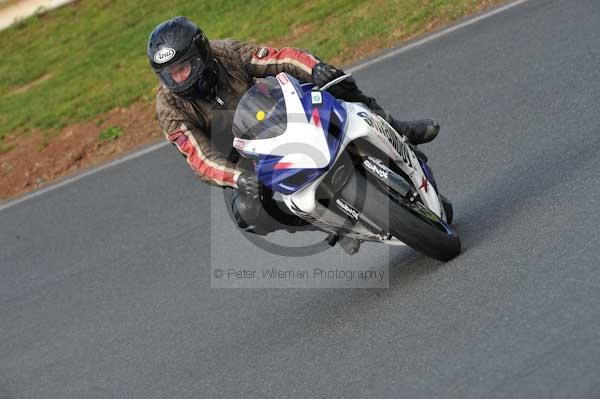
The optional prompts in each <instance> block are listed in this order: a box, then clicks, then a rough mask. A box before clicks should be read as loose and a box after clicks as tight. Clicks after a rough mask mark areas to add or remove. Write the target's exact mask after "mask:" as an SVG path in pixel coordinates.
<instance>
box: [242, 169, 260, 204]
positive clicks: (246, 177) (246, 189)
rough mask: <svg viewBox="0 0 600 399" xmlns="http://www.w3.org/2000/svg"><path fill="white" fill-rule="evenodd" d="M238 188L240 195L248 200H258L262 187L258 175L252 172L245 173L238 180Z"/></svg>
mask: <svg viewBox="0 0 600 399" xmlns="http://www.w3.org/2000/svg"><path fill="white" fill-rule="evenodd" d="M237 187H238V190H239V191H240V193H242V194H243V195H245V196H246V197H248V198H251V199H255V198H258V196H259V192H260V185H259V183H258V179H257V178H256V175H255V174H254V173H252V172H248V171H243V172H242V173H240V175H239V176H238V178H237Z"/></svg>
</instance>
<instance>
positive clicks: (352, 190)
mask: <svg viewBox="0 0 600 399" xmlns="http://www.w3.org/2000/svg"><path fill="white" fill-rule="evenodd" d="M340 194H341V197H342V198H344V200H346V201H347V202H348V203H350V204H353V206H354V207H355V208H357V209H358V210H359V211H360V212H361V214H362V215H364V216H366V218H367V219H369V220H370V221H372V222H374V223H375V224H376V225H378V226H379V227H381V228H382V229H383V230H384V231H385V232H389V233H390V234H392V235H393V236H394V237H396V238H397V239H399V240H400V241H402V242H404V243H405V244H407V245H408V246H410V247H411V248H413V249H415V250H417V251H419V252H421V253H422V254H424V255H427V256H429V257H431V258H434V259H438V260H441V261H449V260H450V259H452V258H454V257H456V256H457V255H459V254H460V250H461V245H460V239H459V237H458V235H457V233H456V231H454V229H453V228H452V227H450V225H449V224H447V223H445V222H443V221H442V220H441V219H440V218H439V217H438V216H437V215H435V214H434V213H433V212H432V211H430V210H429V209H427V208H426V207H425V206H424V205H422V204H421V203H414V204H411V203H408V202H404V201H402V200H399V201H396V200H395V199H394V198H391V197H390V196H389V195H388V194H386V193H384V192H383V191H382V190H381V189H380V188H379V187H377V185H376V184H374V183H373V182H371V181H370V180H369V179H367V178H365V176H363V175H362V174H360V173H358V171H357V173H354V174H353V176H352V177H351V178H350V179H349V180H348V182H347V184H346V185H345V187H344V188H343V189H342V190H341V193H340ZM361 202H362V206H361ZM386 209H387V210H388V212H387V213H386V212H385V210H386Z"/></svg>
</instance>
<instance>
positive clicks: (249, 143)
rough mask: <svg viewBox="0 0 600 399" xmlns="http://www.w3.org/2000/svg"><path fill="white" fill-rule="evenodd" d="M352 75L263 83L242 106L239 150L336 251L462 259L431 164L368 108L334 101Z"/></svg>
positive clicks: (237, 121)
mask: <svg viewBox="0 0 600 399" xmlns="http://www.w3.org/2000/svg"><path fill="white" fill-rule="evenodd" d="M348 76H350V75H344V76H341V77H339V78H337V79H335V80H333V81H331V82H329V83H328V84H326V85H324V86H323V87H317V86H315V85H313V84H311V83H304V84H301V83H300V82H299V81H298V80H296V79H295V78H293V77H292V76H290V75H288V74H286V73H280V74H278V75H277V76H276V77H267V78H265V79H262V80H261V81H258V82H257V83H256V84H255V85H254V86H252V87H251V88H250V89H249V90H248V91H247V92H246V93H245V94H244V96H243V97H242V98H241V100H240V102H239V104H238V106H237V109H236V112H235V115H234V119H233V134H234V140H233V146H234V148H235V149H236V150H237V151H238V152H239V153H240V154H241V155H242V156H243V157H245V158H248V159H250V160H253V161H254V168H255V172H256V175H257V177H258V180H259V182H260V183H261V184H262V185H264V186H266V187H268V188H269V189H271V190H272V192H275V193H279V195H280V197H281V201H282V202H283V204H285V207H286V208H287V210H289V212H291V213H293V214H295V215H297V216H299V217H300V218H302V219H304V220H306V221H308V222H309V223H311V224H313V225H315V226H316V227H318V228H319V229H321V230H323V231H326V232H329V233H330V236H331V237H333V239H332V242H333V243H335V240H336V239H337V237H339V235H345V236H350V237H352V238H356V239H360V240H363V241H376V242H382V243H386V244H390V245H408V246H410V247H411V248H413V249H415V250H417V251H419V252H421V253H423V254H425V255H427V256H429V257H432V258H435V259H438V260H442V261H448V260H450V259H452V258H454V257H456V256H457V255H458V254H459V253H460V250H461V244H460V239H459V237H458V234H457V232H456V231H455V230H454V229H453V228H452V226H451V225H450V223H451V222H452V215H453V211H452V206H451V204H450V203H449V202H448V201H447V200H446V199H445V198H444V197H443V196H442V195H440V194H439V191H438V186H437V184H436V182H435V179H434V176H433V173H432V171H431V169H430V168H429V166H428V165H427V160H426V158H425V157H424V156H423V155H422V154H420V153H419V152H415V151H413V148H412V147H411V145H410V144H409V143H408V142H407V139H406V137H404V136H402V135H401V134H399V133H398V132H396V131H395V130H394V129H393V128H392V126H390V125H389V124H388V123H387V122H386V121H385V120H384V119H383V118H381V117H380V116H378V115H376V114H374V113H373V112H371V111H370V110H369V109H368V108H366V107H365V106H364V105H363V104H360V103H350V102H344V101H341V100H338V99H336V98H335V97H333V96H332V95H331V94H330V93H329V92H327V89H328V88H329V87H331V86H333V85H335V84H338V83H339V82H341V81H342V80H344V79H345V78H347V77H348ZM333 243H332V245H333Z"/></svg>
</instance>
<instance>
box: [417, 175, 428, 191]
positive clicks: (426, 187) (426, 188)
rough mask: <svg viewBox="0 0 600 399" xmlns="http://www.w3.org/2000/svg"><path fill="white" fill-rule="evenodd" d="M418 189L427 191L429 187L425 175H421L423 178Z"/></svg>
mask: <svg viewBox="0 0 600 399" xmlns="http://www.w3.org/2000/svg"><path fill="white" fill-rule="evenodd" d="M420 189H423V190H425V192H427V190H428V189H429V183H428V182H427V179H426V178H425V177H423V180H421V185H420V186H419V190H420Z"/></svg>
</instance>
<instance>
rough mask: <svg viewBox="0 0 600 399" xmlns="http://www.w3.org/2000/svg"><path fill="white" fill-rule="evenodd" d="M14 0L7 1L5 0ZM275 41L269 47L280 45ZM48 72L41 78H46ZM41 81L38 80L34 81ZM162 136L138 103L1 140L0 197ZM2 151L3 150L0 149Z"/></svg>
mask: <svg viewBox="0 0 600 399" xmlns="http://www.w3.org/2000/svg"><path fill="white" fill-rule="evenodd" d="M13 1H15V0H9V4H10V3H12V2H13ZM503 1H504V0H480V1H479V2H478V3H477V4H476V5H475V6H474V8H473V10H472V13H476V12H480V11H482V10H484V9H486V8H489V7H491V6H493V5H495V4H498V3H501V2H503ZM444 24H445V21H436V22H435V23H432V24H430V25H429V26H427V27H426V28H425V29H424V30H423V31H420V32H416V33H415V34H411V35H408V34H406V33H405V32H403V31H402V30H399V31H397V32H394V33H393V34H392V35H390V36H389V37H388V39H387V40H385V41H369V42H366V43H363V44H362V45H361V46H358V47H357V48H356V49H354V50H355V51H353V52H352V53H349V54H344V55H343V58H342V57H335V58H334V59H332V60H329V62H331V63H333V64H342V63H346V64H348V63H352V62H355V61H357V60H358V59H360V58H363V57H365V56H369V55H372V54H374V53H376V52H377V51H380V50H382V49H384V48H387V47H390V46H392V45H396V44H397V43H398V42H401V41H403V40H408V39H411V38H413V37H415V36H417V35H419V34H423V33H425V32H431V31H435V30H437V29H439V28H440V27H441V26H443V25H444ZM310 30H311V26H310V24H307V25H303V26H300V27H297V28H296V29H294V30H293V32H291V34H290V35H289V36H290V37H286V38H285V39H286V40H285V42H287V43H289V42H291V41H292V40H290V39H293V38H296V39H297V38H299V37H301V36H303V35H306V34H309V32H310ZM285 42H284V41H283V40H278V41H277V42H276V43H272V45H283V44H285ZM47 78H48V76H44V77H42V78H41V79H40V80H43V79H47ZM35 83H40V82H38V81H36V82H34V84H35ZM110 127H117V128H119V129H121V130H122V131H123V132H124V133H123V134H122V135H121V136H119V137H118V138H116V139H114V140H111V141H101V140H100V139H99V135H100V133H101V132H102V131H103V130H105V129H107V128H110ZM161 138H162V135H161V133H160V128H159V126H158V123H157V121H156V116H155V111H154V104H153V103H148V102H139V103H136V104H134V105H132V106H130V107H128V108H117V109H114V110H112V111H110V112H108V113H106V114H103V115H99V116H97V117H95V118H93V119H92V120H90V121H87V122H83V123H78V124H75V125H71V126H67V127H66V128H64V129H63V130H62V131H61V132H60V134H58V135H56V136H53V137H51V138H50V139H47V138H46V137H44V135H43V134H42V133H40V132H34V133H30V134H28V135H20V136H18V137H8V138H5V139H4V140H3V141H2V143H1V146H0V201H1V200H4V199H7V198H9V197H12V196H16V195H18V194H22V193H25V192H27V191H30V190H33V189H36V188H38V187H41V186H43V185H44V184H47V183H48V182H51V181H52V180H55V179H57V178H60V177H64V176H67V175H70V174H73V173H75V172H76V171H78V170H80V169H82V168H86V167H90V166H93V165H98V164H101V163H104V162H106V161H109V160H112V159H115V158H118V157H119V156H121V155H122V154H123V153H124V152H128V151H131V150H133V149H135V148H136V147H140V146H142V145H144V144H148V143H150V142H153V141H158V140H159V139H161ZM2 149H4V153H2Z"/></svg>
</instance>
